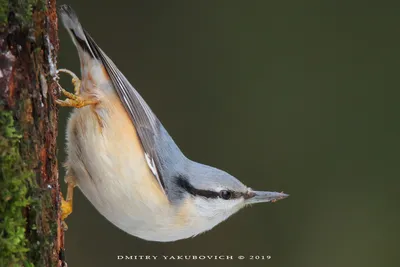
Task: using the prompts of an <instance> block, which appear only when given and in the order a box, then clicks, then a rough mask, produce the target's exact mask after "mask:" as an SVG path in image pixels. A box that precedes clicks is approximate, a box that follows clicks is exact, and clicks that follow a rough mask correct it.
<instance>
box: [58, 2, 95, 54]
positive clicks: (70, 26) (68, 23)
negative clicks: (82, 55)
mask: <svg viewBox="0 0 400 267" xmlns="http://www.w3.org/2000/svg"><path fill="white" fill-rule="evenodd" d="M59 15H60V17H61V20H62V23H63V24H64V27H65V28H66V29H67V31H68V32H69V34H70V35H71V37H72V40H73V42H74V44H75V46H76V47H77V48H78V49H79V48H80V49H82V50H83V51H84V52H87V53H88V54H89V55H90V56H91V57H94V51H93V49H92V47H91V45H90V44H89V42H88V35H87V33H86V32H85V30H84V29H83V27H82V25H81V23H80V22H79V19H78V16H77V15H76V13H75V11H74V10H73V9H72V8H71V7H70V6H68V5H62V6H60V8H59ZM79 52H81V51H79Z"/></svg>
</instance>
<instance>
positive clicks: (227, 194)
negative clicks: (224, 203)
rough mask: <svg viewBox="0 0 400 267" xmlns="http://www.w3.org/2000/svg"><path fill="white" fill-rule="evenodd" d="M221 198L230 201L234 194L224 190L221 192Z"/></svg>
mask: <svg viewBox="0 0 400 267" xmlns="http://www.w3.org/2000/svg"><path fill="white" fill-rule="evenodd" d="M219 196H220V197H221V198H223V199H225V200H228V199H230V198H231V197H232V193H231V192H230V191H228V190H222V191H221V192H219Z"/></svg>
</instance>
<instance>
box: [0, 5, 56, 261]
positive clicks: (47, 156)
mask: <svg viewBox="0 0 400 267" xmlns="http://www.w3.org/2000/svg"><path fill="white" fill-rule="evenodd" d="M56 23H57V16H56V7H55V0H50V1H44V0H10V1H4V0H0V266H45V267H47V266H61V265H62V261H60V260H59V253H60V251H62V249H63V232H62V230H61V221H60V211H59V205H60V188H59V184H58V168H57V158H56V151H57V150H56V136H57V115H58V112H57V108H56V106H55V102H54V100H55V99H56V94H57V92H58V88H57V84H56V82H55V80H54V78H55V75H56V73H55V65H56V63H55V54H56V52H57V50H58V38H57V24H56Z"/></svg>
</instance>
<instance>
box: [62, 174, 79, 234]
mask: <svg viewBox="0 0 400 267" xmlns="http://www.w3.org/2000/svg"><path fill="white" fill-rule="evenodd" d="M67 184H68V188H67V197H66V198H65V199H64V198H63V197H62V196H61V220H62V224H63V227H64V230H67V229H68V226H67V224H66V223H65V219H66V218H67V217H68V216H69V215H70V214H71V213H72V200H73V196H74V187H75V186H76V183H75V182H74V181H68V182H67Z"/></svg>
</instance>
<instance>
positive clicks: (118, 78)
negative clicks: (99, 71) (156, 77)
mask: <svg viewBox="0 0 400 267" xmlns="http://www.w3.org/2000/svg"><path fill="white" fill-rule="evenodd" d="M84 32H85V37H86V38H87V41H88V44H89V46H90V49H91V50H92V53H93V55H94V56H95V57H96V58H98V59H99V60H101V62H102V63H103V65H104V67H105V69H106V71H107V73H108V75H109V76H110V78H111V81H112V83H113V85H114V88H115V90H116V91H117V93H118V95H119V98H120V100H121V102H122V103H123V105H124V107H125V109H126V111H127V113H128V114H129V116H130V118H131V120H132V122H133V124H134V126H135V128H136V131H137V134H138V136H139V139H140V141H141V144H142V147H143V150H144V152H145V157H146V161H147V164H148V166H149V168H150V170H151V171H152V173H153V174H154V176H155V178H156V179H157V181H158V183H159V184H160V186H161V189H162V190H163V191H164V193H165V183H164V181H163V179H162V174H161V173H160V170H161V168H160V159H159V157H158V155H157V150H156V146H155V138H156V135H157V133H158V129H159V127H158V124H159V121H158V119H157V117H156V116H155V115H154V113H153V112H152V111H151V109H150V107H149V106H148V105H147V103H146V102H145V101H144V99H143V98H142V97H141V96H140V95H139V93H138V92H137V91H136V90H135V88H133V86H132V85H131V84H130V83H129V81H128V80H127V79H126V78H125V76H124V75H123V74H122V73H121V72H120V71H119V69H118V68H117V66H115V64H114V63H113V62H112V61H111V59H110V58H109V57H108V56H107V55H106V54H105V53H104V52H103V51H102V50H101V49H100V47H99V46H98V45H97V44H96V43H95V42H94V40H93V38H92V37H90V35H89V34H88V33H87V32H86V31H84Z"/></svg>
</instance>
